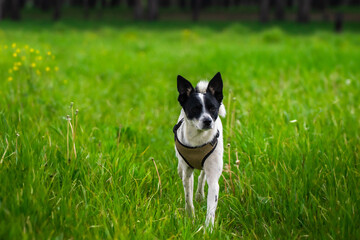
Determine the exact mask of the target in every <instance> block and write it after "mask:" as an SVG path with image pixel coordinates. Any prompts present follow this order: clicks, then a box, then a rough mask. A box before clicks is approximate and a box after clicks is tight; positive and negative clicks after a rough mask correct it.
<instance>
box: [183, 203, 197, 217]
mask: <svg viewBox="0 0 360 240" xmlns="http://www.w3.org/2000/svg"><path fill="white" fill-rule="evenodd" d="M185 211H186V212H187V214H188V216H189V217H190V218H195V209H194V207H193V206H192V207H191V206H185Z"/></svg>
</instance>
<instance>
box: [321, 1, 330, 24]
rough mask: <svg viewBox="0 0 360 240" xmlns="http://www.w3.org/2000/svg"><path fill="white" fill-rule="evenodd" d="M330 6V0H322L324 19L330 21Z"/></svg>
mask: <svg viewBox="0 0 360 240" xmlns="http://www.w3.org/2000/svg"><path fill="white" fill-rule="evenodd" d="M328 7H329V0H322V18H323V20H324V21H329V19H330V16H329V12H328Z"/></svg>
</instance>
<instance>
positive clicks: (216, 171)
mask: <svg viewBox="0 0 360 240" xmlns="http://www.w3.org/2000/svg"><path fill="white" fill-rule="evenodd" d="M207 84H208V83H207V82H203V81H202V82H200V83H199V84H198V85H197V89H199V91H200V93H198V94H199V95H198V97H200V98H202V97H203V96H202V95H203V94H204V93H205V91H206V88H207ZM204 114H205V115H206V111H204ZM225 114H226V112H225V107H224V105H223V104H221V106H220V109H219V115H220V116H222V117H224V116H225ZM205 117H206V116H205ZM181 119H184V122H183V123H182V124H181V126H180V127H179V129H178V130H177V136H178V139H179V141H180V142H181V143H183V144H185V145H187V146H190V147H197V146H201V145H203V144H205V143H208V142H210V141H211V140H212V139H214V137H215V136H216V134H217V131H219V137H218V144H217V145H216V148H215V150H214V151H213V152H212V153H211V155H210V156H209V157H208V158H207V159H206V161H205V163H204V166H203V170H202V171H201V173H200V175H199V178H198V187H197V190H196V194H195V199H196V200H197V201H201V200H203V199H204V198H205V194H204V186H205V179H206V181H207V183H208V196H207V215H206V220H205V225H206V226H207V227H210V228H212V227H213V225H214V220H215V210H216V207H217V203H218V199H219V183H218V182H219V178H220V176H221V173H222V169H223V152H224V146H223V129H222V123H221V119H220V117H217V119H216V120H215V122H214V123H213V124H214V125H213V127H212V128H211V129H209V130H206V131H199V127H197V126H196V125H197V122H194V121H192V120H188V119H187V117H186V114H185V112H184V110H183V109H182V110H181V113H180V116H179V119H178V122H179V121H180V120H181ZM175 152H176V156H177V158H178V173H179V176H180V178H181V179H182V182H183V185H184V192H185V210H186V211H187V212H188V214H189V215H190V216H195V210H194V205H193V188H194V175H193V172H194V169H193V168H191V167H189V165H188V164H187V163H186V162H185V161H184V159H183V158H182V157H181V155H180V154H179V152H178V150H177V149H176V147H175Z"/></svg>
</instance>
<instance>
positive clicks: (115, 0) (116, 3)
mask: <svg viewBox="0 0 360 240" xmlns="http://www.w3.org/2000/svg"><path fill="white" fill-rule="evenodd" d="M119 5H120V0H111V2H110V6H112V7H115V6H119Z"/></svg>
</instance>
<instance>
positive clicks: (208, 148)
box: [173, 119, 220, 170]
mask: <svg viewBox="0 0 360 240" xmlns="http://www.w3.org/2000/svg"><path fill="white" fill-rule="evenodd" d="M183 122H184V119H181V120H180V121H179V122H178V123H177V124H176V125H175V126H174V128H173V132H174V136H175V146H176V149H177V151H178V152H179V154H180V156H181V157H182V158H183V159H184V161H185V162H186V163H187V164H188V165H189V166H190V167H191V168H196V169H199V170H202V169H203V166H204V163H205V160H206V159H207V158H208V157H209V156H210V155H211V153H212V152H213V151H214V150H215V148H216V146H217V143H218V138H219V135H220V134H219V130H218V131H217V133H216V135H215V137H214V138H213V140H212V141H211V142H209V143H205V144H204V145H201V146H198V147H190V146H186V145H184V144H182V143H181V142H180V141H179V139H178V137H177V130H178V129H179V127H180V126H181V124H182V123H183Z"/></svg>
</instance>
